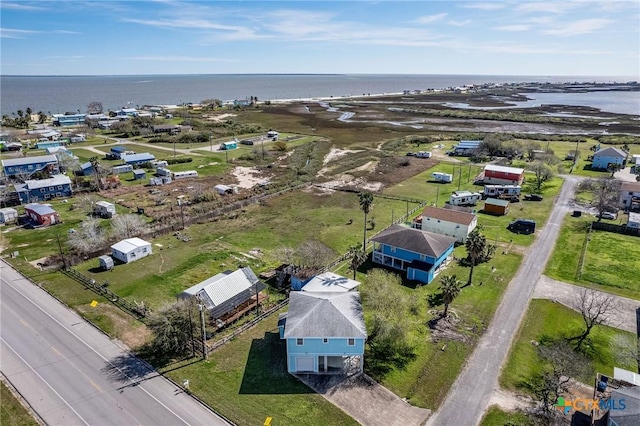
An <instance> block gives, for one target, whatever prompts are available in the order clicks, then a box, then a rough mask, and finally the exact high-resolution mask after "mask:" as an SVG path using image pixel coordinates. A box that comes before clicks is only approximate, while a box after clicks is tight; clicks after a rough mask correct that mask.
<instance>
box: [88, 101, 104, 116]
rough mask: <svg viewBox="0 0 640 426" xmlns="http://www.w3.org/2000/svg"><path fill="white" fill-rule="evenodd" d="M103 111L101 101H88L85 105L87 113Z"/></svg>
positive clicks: (100, 112)
mask: <svg viewBox="0 0 640 426" xmlns="http://www.w3.org/2000/svg"><path fill="white" fill-rule="evenodd" d="M103 111H104V109H103V108H102V103H101V102H97V101H93V102H89V106H87V114H102V112H103Z"/></svg>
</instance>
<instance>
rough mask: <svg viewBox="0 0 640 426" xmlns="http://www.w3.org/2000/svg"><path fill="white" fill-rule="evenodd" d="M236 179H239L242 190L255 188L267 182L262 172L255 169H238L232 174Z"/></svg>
mask: <svg viewBox="0 0 640 426" xmlns="http://www.w3.org/2000/svg"><path fill="white" fill-rule="evenodd" d="M231 174H233V176H235V178H236V179H238V187H240V188H245V189H248V188H253V187H254V186H256V185H257V184H259V183H260V182H263V181H264V180H265V177H264V176H262V172H261V171H260V170H258V169H256V168H255V167H241V166H239V167H236V168H235V169H233V172H231Z"/></svg>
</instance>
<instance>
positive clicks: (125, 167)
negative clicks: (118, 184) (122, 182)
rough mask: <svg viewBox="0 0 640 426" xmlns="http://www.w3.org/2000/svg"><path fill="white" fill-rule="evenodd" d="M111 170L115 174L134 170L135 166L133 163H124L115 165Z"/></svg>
mask: <svg viewBox="0 0 640 426" xmlns="http://www.w3.org/2000/svg"><path fill="white" fill-rule="evenodd" d="M111 170H112V171H113V174H116V175H119V174H120V173H127V172H132V171H133V166H132V165H131V164H123V165H122V166H113V168H112V169H111Z"/></svg>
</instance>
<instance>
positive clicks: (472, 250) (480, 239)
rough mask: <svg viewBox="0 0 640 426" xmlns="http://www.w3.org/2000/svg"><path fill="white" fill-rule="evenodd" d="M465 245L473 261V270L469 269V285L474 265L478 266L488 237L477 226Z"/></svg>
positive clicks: (469, 257) (470, 260) (470, 259)
mask: <svg viewBox="0 0 640 426" xmlns="http://www.w3.org/2000/svg"><path fill="white" fill-rule="evenodd" d="M465 246H466V248H467V256H468V259H469V262H470V263H471V270H470V271H469V280H468V281H467V285H471V280H472V278H473V267H474V266H476V263H477V262H478V259H479V258H480V256H482V254H483V253H484V250H485V247H486V246H487V239H486V238H485V236H484V235H482V234H481V233H480V229H479V228H475V229H474V230H473V231H471V233H470V234H469V236H468V237H467V241H466V243H465Z"/></svg>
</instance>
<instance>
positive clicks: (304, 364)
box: [296, 357, 313, 372]
mask: <svg viewBox="0 0 640 426" xmlns="http://www.w3.org/2000/svg"><path fill="white" fill-rule="evenodd" d="M296 371H298V372H303V371H313V357H298V358H296Z"/></svg>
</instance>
